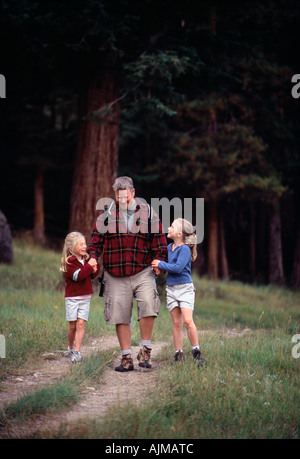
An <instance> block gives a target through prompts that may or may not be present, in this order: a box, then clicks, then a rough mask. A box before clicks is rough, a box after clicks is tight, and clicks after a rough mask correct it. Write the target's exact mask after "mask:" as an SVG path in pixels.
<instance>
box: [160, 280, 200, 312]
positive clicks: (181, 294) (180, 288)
mask: <svg viewBox="0 0 300 459" xmlns="http://www.w3.org/2000/svg"><path fill="white" fill-rule="evenodd" d="M166 290H167V309H168V311H169V312H171V311H172V309H174V308H175V307H176V306H179V307H180V308H187V309H192V310H194V304H195V291H196V289H195V287H194V284H193V282H189V283H187V284H177V285H167V289H166Z"/></svg>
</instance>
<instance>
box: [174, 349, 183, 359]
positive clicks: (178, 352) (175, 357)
mask: <svg viewBox="0 0 300 459" xmlns="http://www.w3.org/2000/svg"><path fill="white" fill-rule="evenodd" d="M174 360H175V362H183V361H184V360H185V359H184V353H183V351H177V352H175V356H174Z"/></svg>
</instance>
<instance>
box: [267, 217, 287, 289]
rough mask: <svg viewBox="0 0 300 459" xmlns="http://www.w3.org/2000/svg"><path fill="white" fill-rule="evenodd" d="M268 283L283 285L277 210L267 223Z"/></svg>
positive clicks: (279, 221) (279, 224) (279, 225)
mask: <svg viewBox="0 0 300 459" xmlns="http://www.w3.org/2000/svg"><path fill="white" fill-rule="evenodd" d="M269 240H270V244H269V282H270V283H271V284H277V285H284V283H285V280H284V273H283V262H282V244H281V218H280V212H279V210H278V211H277V212H275V213H273V214H272V215H271V218H270V223H269Z"/></svg>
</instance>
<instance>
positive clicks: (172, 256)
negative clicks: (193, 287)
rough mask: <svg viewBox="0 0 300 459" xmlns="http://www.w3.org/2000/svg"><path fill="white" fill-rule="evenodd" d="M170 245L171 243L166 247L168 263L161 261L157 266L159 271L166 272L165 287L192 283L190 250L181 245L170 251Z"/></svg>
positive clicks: (186, 246)
mask: <svg viewBox="0 0 300 459" xmlns="http://www.w3.org/2000/svg"><path fill="white" fill-rule="evenodd" d="M172 245H173V244H172V243H171V244H169V245H168V263H167V262H165V261H161V262H160V263H159V265H158V267H159V268H160V269H163V270H164V271H168V276H167V285H176V284H186V283H188V282H193V280H192V278H191V265H192V255H191V249H190V248H189V246H188V245H186V244H183V245H180V246H179V247H176V249H175V250H174V251H172Z"/></svg>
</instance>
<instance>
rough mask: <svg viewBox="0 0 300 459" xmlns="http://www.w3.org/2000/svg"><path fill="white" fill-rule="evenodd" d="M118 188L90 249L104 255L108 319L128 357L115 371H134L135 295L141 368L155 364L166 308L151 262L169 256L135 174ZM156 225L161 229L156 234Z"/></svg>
mask: <svg viewBox="0 0 300 459" xmlns="http://www.w3.org/2000/svg"><path fill="white" fill-rule="evenodd" d="M113 190H114V192H115V203H113V205H112V206H109V209H106V211H103V212H100V215H99V217H98V219H97V222H96V225H95V227H94V229H93V233H92V236H91V240H90V244H89V249H88V252H89V254H90V256H91V257H94V258H98V257H99V256H100V255H101V254H102V253H103V266H104V279H103V282H104V284H105V290H104V302H105V307H104V318H105V320H106V323H107V324H114V325H115V326H116V332H117V336H118V340H119V343H120V347H121V350H122V358H121V364H120V365H119V366H117V367H116V368H115V370H116V371H122V372H124V371H131V370H133V369H134V366H133V360H132V351H131V325H130V324H131V315H132V307H133V299H134V298H135V299H136V300H137V305H138V320H139V328H140V333H141V349H140V352H139V354H138V356H137V358H138V360H139V366H141V367H144V368H151V336H152V331H153V327H154V320H155V317H157V316H158V313H159V310H160V299H159V296H158V293H157V288H156V281H155V274H154V272H153V271H152V270H151V262H152V260H154V259H159V260H163V261H164V260H166V258H167V240H166V236H165V234H164V233H163V232H162V225H161V222H160V221H159V218H158V216H157V215H156V214H155V213H153V215H152V212H151V208H150V206H148V205H147V203H145V202H144V201H143V200H141V199H138V198H136V197H135V189H134V187H133V182H132V179H131V178H130V177H118V178H117V179H116V180H115V183H114V185H113ZM149 216H150V217H151V220H150V219H149ZM150 223H151V227H150ZM153 228H154V229H155V228H156V231H155V232H153V231H152V232H151V229H152V230H153Z"/></svg>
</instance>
